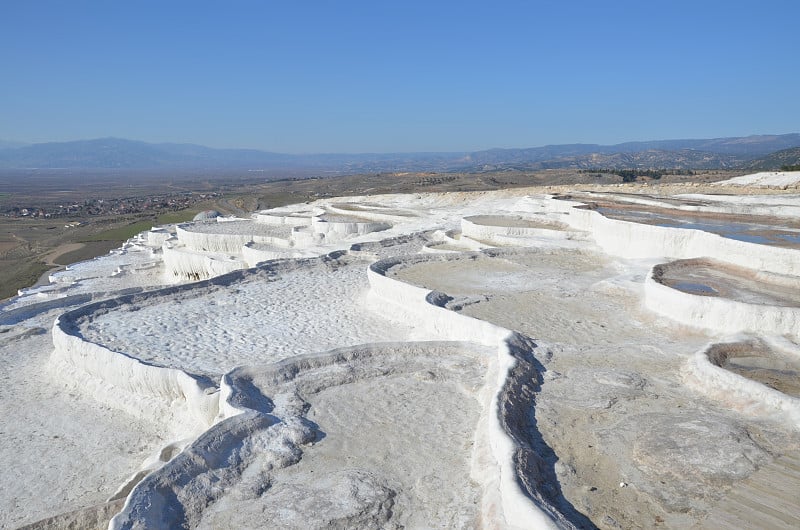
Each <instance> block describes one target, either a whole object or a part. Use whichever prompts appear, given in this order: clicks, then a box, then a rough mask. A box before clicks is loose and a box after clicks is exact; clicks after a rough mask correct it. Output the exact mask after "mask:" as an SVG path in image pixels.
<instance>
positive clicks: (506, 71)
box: [0, 0, 800, 153]
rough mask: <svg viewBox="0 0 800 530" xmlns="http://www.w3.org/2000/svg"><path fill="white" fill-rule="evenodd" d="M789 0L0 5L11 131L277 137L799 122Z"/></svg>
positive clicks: (647, 130) (553, 137)
mask: <svg viewBox="0 0 800 530" xmlns="http://www.w3.org/2000/svg"><path fill="white" fill-rule="evenodd" d="M797 15H800V6H798V5H797V4H796V3H794V2H790V1H775V0H773V1H767V2H759V3H758V4H755V3H752V5H750V4H748V3H743V4H738V5H736V6H733V7H732V6H731V4H730V3H722V2H716V1H714V2H703V3H701V4H696V3H689V2H683V1H680V2H672V3H670V4H669V5H664V6H658V7H657V8H655V7H653V6H652V5H648V4H640V3H635V2H616V3H615V4H614V5H613V6H608V5H598V4H594V3H588V2H563V3H559V4H558V5H549V6H538V5H537V6H532V5H528V4H527V3H523V2H513V3H508V4H504V5H503V6H500V7H498V6H497V5H494V6H489V5H484V4H482V3H477V2H466V3H465V2H459V3H454V2H440V3H436V4H428V3H422V2H405V3H402V4H391V5H385V4H372V3H366V2H349V3H347V4H336V5H327V4H324V3H304V4H302V5H294V4H285V5H284V4H281V5H268V6H267V5H262V4H260V3H258V2H242V3H239V4H237V5H236V7H235V8H234V7H224V8H221V7H218V6H216V5H212V4H210V3H202V2H201V3H197V2H192V3H188V2H171V3H169V4H168V5H162V4H160V3H156V2H150V1H146V2H137V3H136V4H113V5H112V4H107V3H103V2H97V1H87V2H81V3H79V4H64V3H60V2H54V1H32V2H26V3H11V4H8V3H7V4H5V5H3V6H2V7H0V58H2V60H0V64H2V65H3V67H4V69H3V70H4V81H3V83H2V84H0V116H2V120H0V139H3V140H10V141H20V142H26V143H37V142H48V141H54V142H58V141H70V140H79V139H88V138H103V137H118V138H130V139H136V140H141V141H146V142H155V143H160V142H172V143H193V144H200V145H207V146H210V147H224V148H253V149H259V150H265V151H272V152H278V153H368V152H374V153H380V152H422V151H427V152H436V151H438V152H443V151H451V152H452V151H475V150H482V149H490V148H513V147H532V146H543V145H552V144H571V143H590V144H603V145H610V144H617V143H621V142H626V141H641V140H661V139H677V138H719V137H733V136H748V135H757V134H781V133H791V132H796V131H797V123H799V121H798V118H799V117H800V101H798V99H797V98H796V96H795V87H796V86H797V85H798V81H800V73H798V72H797V70H796V69H795V68H793V66H794V65H795V64H796V58H795V56H794V55H795V53H796V50H797V49H800V35H799V34H798V33H797V32H796V31H794V28H793V25H794V23H795V21H796V20H797Z"/></svg>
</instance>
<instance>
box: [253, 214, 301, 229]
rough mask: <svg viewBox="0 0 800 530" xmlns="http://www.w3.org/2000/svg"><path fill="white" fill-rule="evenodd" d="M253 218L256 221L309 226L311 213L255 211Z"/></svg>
mask: <svg viewBox="0 0 800 530" xmlns="http://www.w3.org/2000/svg"><path fill="white" fill-rule="evenodd" d="M253 218H254V219H255V221H256V222H257V223H264V224H269V225H284V226H311V214H310V213H309V214H308V215H301V214H290V213H287V214H281V213H277V212H270V211H263V212H258V213H256V214H255V215H254V216H253Z"/></svg>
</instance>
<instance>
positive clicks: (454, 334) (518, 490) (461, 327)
mask: <svg viewBox="0 0 800 530" xmlns="http://www.w3.org/2000/svg"><path fill="white" fill-rule="evenodd" d="M431 256H434V258H433V259H437V258H439V257H440V256H439V255H428V257H425V256H422V257H415V258H412V259H431ZM443 257H444V256H442V258H443ZM408 261H409V260H402V261H401V260H397V259H387V260H381V261H378V262H376V263H373V264H372V265H371V266H370V267H369V270H368V272H367V275H368V278H369V284H370V291H371V294H372V296H375V297H376V298H378V299H379V301H380V304H377V305H379V307H380V308H382V310H383V311H385V312H386V314H387V316H389V317H390V318H397V314H398V313H399V314H403V315H404V317H405V318H407V319H409V321H410V322H415V323H417V324H418V325H420V326H424V327H426V328H427V329H429V330H431V331H433V332H435V333H436V334H437V335H438V336H439V337H441V338H442V339H443V340H453V341H471V342H475V343H478V344H481V345H485V346H489V347H491V348H494V349H496V351H497V357H496V358H495V359H494V360H493V361H492V362H491V363H490V364H491V365H493V366H492V367H491V368H490V372H489V375H488V376H487V386H486V389H485V392H484V393H483V394H484V398H483V400H482V401H483V405H484V417H483V418H482V421H481V425H482V427H479V430H478V432H477V434H476V455H475V456H474V458H473V472H474V478H475V480H477V481H478V482H480V483H482V484H483V489H484V499H483V503H484V507H483V510H482V513H484V514H493V515H494V516H497V515H498V514H502V517H503V518H504V520H505V525H501V526H503V527H506V528H556V527H562V528H564V527H566V528H569V527H571V526H572V525H571V524H570V523H569V522H568V521H566V520H565V519H564V518H563V517H562V516H561V515H560V514H559V512H558V510H557V509H555V508H554V507H553V506H552V505H551V504H550V503H549V502H548V501H547V500H546V499H545V498H543V496H542V494H541V492H539V491H537V490H535V489H534V488H535V486H534V485H532V484H528V489H527V495H526V492H525V491H523V489H522V487H521V485H520V474H519V473H518V472H517V469H519V467H520V466H523V467H526V470H525V474H529V473H530V474H532V475H535V474H536V468H535V466H534V465H533V462H535V461H536V460H537V458H538V457H537V456H536V454H535V452H534V451H533V450H532V448H530V447H528V446H527V444H526V442H525V440H526V434H525V433H526V431H527V429H528V428H530V426H529V425H528V418H529V416H530V414H529V413H530V410H529V409H530V407H532V404H531V403H530V402H529V401H528V400H526V399H523V398H522V396H523V395H526V394H527V395H530V394H532V393H533V390H532V389H531V388H530V385H535V384H536V373H535V368H534V367H533V366H532V364H531V363H530V361H528V360H525V356H526V355H530V348H532V344H530V342H529V341H528V340H527V339H526V338H525V337H523V336H521V335H519V334H517V333H514V332H511V331H509V330H507V329H505V328H502V327H500V326H496V325H494V324H490V323H488V322H485V321H482V320H478V319H474V318H471V317H468V316H465V315H461V314H458V313H455V312H453V311H449V310H447V309H445V308H444V307H441V305H442V303H443V302H444V301H445V299H446V298H447V297H446V295H443V294H442V293H437V292H435V291H430V290H428V289H424V288H421V287H417V286H414V285H409V284H407V283H404V282H401V281H398V280H395V279H392V278H389V277H387V276H386V273H387V271H388V270H389V269H391V268H392V267H393V266H395V265H398V264H400V263H401V262H408ZM487 465H488V466H490V467H495V466H496V469H495V471H490V472H486V471H485V467H486V466H487ZM531 466H532V467H531ZM488 477H498V478H496V479H495V478H488ZM534 482H535V480H534ZM528 495H530V497H528ZM487 524H488V525H489V526H491V522H489V521H487ZM495 524H497V523H496V521H495Z"/></svg>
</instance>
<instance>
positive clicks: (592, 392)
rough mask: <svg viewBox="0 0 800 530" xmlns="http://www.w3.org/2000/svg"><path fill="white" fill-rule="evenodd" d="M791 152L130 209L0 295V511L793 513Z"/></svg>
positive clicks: (14, 522)
mask: <svg viewBox="0 0 800 530" xmlns="http://www.w3.org/2000/svg"><path fill="white" fill-rule="evenodd" d="M796 176H797V175H792V174H769V175H767V174H761V175H756V176H752V177H748V178H745V177H742V178H738V179H734V181H731V182H728V183H716V184H715V185H714V186H706V187H705V188H700V187H696V186H695V187H690V186H687V187H684V188H675V187H672V188H670V187H666V186H665V187H658V186H626V187H606V188H603V187H600V186H591V187H588V186H587V187H584V188H583V189H566V188H548V189H544V188H540V189H522V190H513V191H500V192H483V193H451V194H415V195H392V196H389V195H386V196H371V197H345V198H336V199H331V200H320V201H317V202H314V203H311V204H303V205H297V206H288V207H283V208H280V209H275V210H267V211H262V212H254V213H253V214H252V216H251V217H249V218H235V219H233V218H225V217H221V216H212V215H208V216H204V217H203V218H198V219H197V220H196V221H195V222H192V223H185V224H181V225H177V226H167V227H160V228H156V229H153V230H151V231H149V232H145V233H142V234H140V235H138V236H137V237H135V238H133V239H132V240H130V241H128V242H127V243H126V244H125V245H123V246H122V247H121V248H120V249H117V250H115V251H113V252H112V253H110V254H109V255H107V256H103V257H100V258H97V259H95V260H91V261H88V262H83V263H77V264H74V265H71V266H69V267H67V269H66V270H65V271H62V272H59V273H55V274H53V275H52V277H51V278H50V284H49V285H45V286H39V287H35V288H30V289H25V290H23V291H21V292H20V294H19V296H17V297H15V298H13V299H10V300H8V301H6V302H4V303H3V304H2V306H0V374H2V378H3V384H2V385H0V407H2V408H1V409H0V414H2V418H3V421H2V424H1V426H0V431H2V432H0V440H2V441H1V442H0V458H2V461H3V462H4V464H3V467H2V472H0V473H2V475H0V476H2V485H3V487H2V488H0V527H2V528H18V527H22V526H26V525H30V526H29V527H30V528H109V529H145V528H152V529H162V528H297V529H301V528H302V529H305V528H383V529H395V528H396V529H399V528H518V529H523V528H524V529H529V528H603V529H616V528H714V529H716V528H797V527H798V526H800V497H798V494H797V492H798V491H800V396H798V394H799V393H800V391H798V388H800V387H799V386H798V383H797V381H798V377H800V375H799V374H800V304H798V301H800V249H799V248H797V247H798V245H797V244H796V242H795V241H794V239H793V238H795V237H796V234H798V233H800V208H799V207H798V205H800V196H798V195H796V194H793V193H794V191H796V187H795V186H796V182H797V179H796V178H791V177H796ZM770 179H771V180H770ZM770 183H772V184H770Z"/></svg>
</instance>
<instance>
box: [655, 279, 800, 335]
mask: <svg viewBox="0 0 800 530" xmlns="http://www.w3.org/2000/svg"><path fill="white" fill-rule="evenodd" d="M644 295H645V296H644V301H645V306H646V307H647V308H648V309H650V310H652V311H655V312H656V313H658V314H661V315H664V316H666V317H669V318H671V319H672V320H675V321H676V322H680V323H681V324H685V325H688V326H692V327H696V328H702V329H706V330H710V331H714V332H716V333H721V334H732V333H740V332H750V333H775V334H778V335H793V336H797V335H798V334H800V308H798V307H781V306H769V305H760V304H748V303H744V302H739V301H736V300H731V299H728V298H723V297H718V296H701V295H696V294H690V293H686V292H684V291H680V290H678V289H673V288H672V287H668V286H666V285H664V284H662V283H659V282H658V281H656V280H655V279H654V277H653V269H651V270H650V273H649V274H648V275H647V278H646V279H645V284H644Z"/></svg>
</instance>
